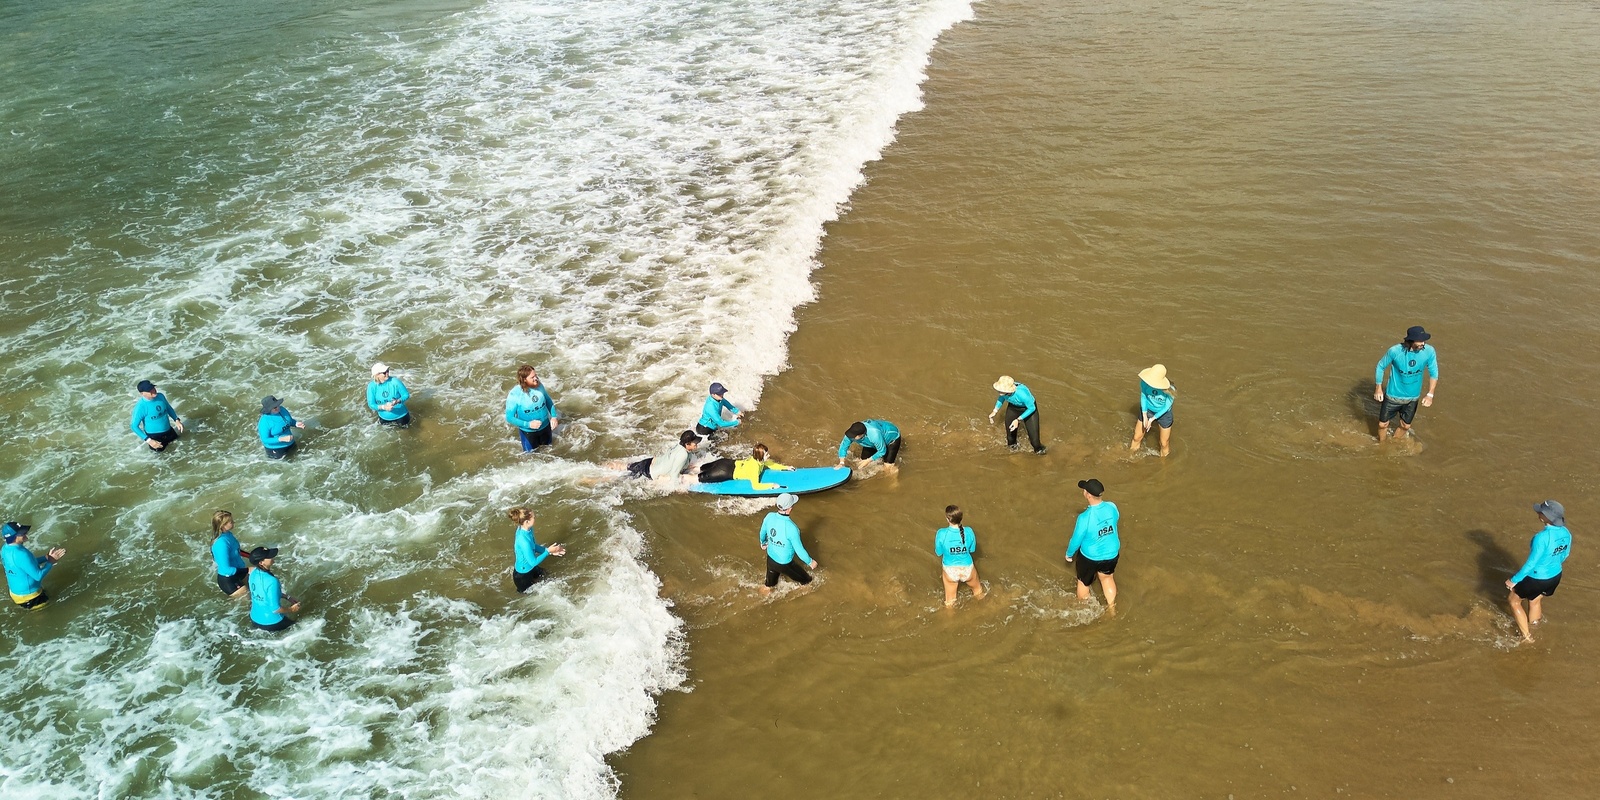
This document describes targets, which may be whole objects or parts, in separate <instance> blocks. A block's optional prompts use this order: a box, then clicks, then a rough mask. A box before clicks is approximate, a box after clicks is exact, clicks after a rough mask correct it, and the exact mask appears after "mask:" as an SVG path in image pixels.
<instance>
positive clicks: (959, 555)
mask: <svg viewBox="0 0 1600 800" xmlns="http://www.w3.org/2000/svg"><path fill="white" fill-rule="evenodd" d="M977 549H978V535H977V534H976V533H973V532H972V529H971V528H957V527H955V526H950V527H948V528H940V529H939V530H938V532H936V533H934V535H933V552H934V554H935V555H937V556H939V558H940V560H941V561H943V563H944V565H945V566H947V567H970V566H972V554H973V553H974V552H976V551H977Z"/></svg>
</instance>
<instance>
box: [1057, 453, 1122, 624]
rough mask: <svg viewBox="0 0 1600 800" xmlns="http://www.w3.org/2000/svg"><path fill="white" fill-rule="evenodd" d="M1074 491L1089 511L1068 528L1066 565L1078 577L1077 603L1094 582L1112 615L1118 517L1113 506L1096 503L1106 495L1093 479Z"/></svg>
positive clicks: (1118, 545)
mask: <svg viewBox="0 0 1600 800" xmlns="http://www.w3.org/2000/svg"><path fill="white" fill-rule="evenodd" d="M1078 488H1079V489H1082V490H1083V499H1084V500H1087V501H1088V503H1089V507H1088V508H1085V509H1084V510H1083V512H1082V513H1080V514H1078V522H1077V524H1076V525H1074V526H1073V528H1072V540H1071V541H1070V542H1068V543H1067V563H1068V564H1072V565H1073V571H1074V572H1076V573H1077V576H1078V599H1079V600H1088V599H1089V586H1090V584H1092V583H1094V581H1095V580H1096V579H1098V580H1099V581H1100V591H1102V592H1104V593H1105V595H1106V609H1107V610H1108V611H1110V612H1111V613H1112V614H1115V613H1117V580H1116V578H1113V577H1111V575H1112V573H1114V572H1116V571H1117V558H1118V556H1120V555H1121V554H1122V541H1121V539H1119V538H1118V537H1117V520H1118V519H1119V518H1120V517H1121V514H1120V513H1119V512H1118V511H1117V504H1116V503H1112V502H1108V501H1105V500H1101V499H1100V496H1101V495H1103V494H1105V493H1106V487H1105V485H1104V484H1102V483H1101V482H1100V481H1097V480H1095V479H1094V478H1090V479H1089V480H1086V481H1078ZM1074 556H1076V557H1077V561H1076V562H1074V561H1073V557H1074Z"/></svg>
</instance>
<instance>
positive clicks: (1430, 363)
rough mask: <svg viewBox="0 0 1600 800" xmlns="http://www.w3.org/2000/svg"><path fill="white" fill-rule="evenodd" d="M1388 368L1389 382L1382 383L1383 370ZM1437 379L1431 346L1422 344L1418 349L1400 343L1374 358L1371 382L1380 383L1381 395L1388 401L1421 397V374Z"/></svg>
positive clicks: (1437, 357) (1436, 369) (1436, 359)
mask: <svg viewBox="0 0 1600 800" xmlns="http://www.w3.org/2000/svg"><path fill="white" fill-rule="evenodd" d="M1385 367H1389V368H1390V369H1389V382H1388V383H1384V380H1383V370H1384V368H1385ZM1424 372H1426V373H1427V374H1428V377H1430V378H1433V379H1434V380H1438V379H1439V356H1438V355H1437V354H1436V353H1434V352H1433V345H1431V344H1425V345H1423V346H1422V349H1421V350H1407V349H1406V346H1405V345H1404V344H1397V345H1395V346H1394V347H1391V348H1389V352H1387V353H1384V354H1383V358H1380V359H1378V369H1377V372H1375V373H1373V376H1372V382H1373V383H1375V384H1377V383H1382V384H1384V385H1383V394H1384V396H1385V397H1387V398H1388V399H1390V400H1415V399H1417V398H1419V397H1421V396H1422V374H1423V373H1424Z"/></svg>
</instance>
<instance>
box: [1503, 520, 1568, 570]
mask: <svg viewBox="0 0 1600 800" xmlns="http://www.w3.org/2000/svg"><path fill="white" fill-rule="evenodd" d="M1571 553H1572V532H1571V531H1568V530H1567V529H1566V528H1562V527H1560V526H1557V525H1546V526H1545V528H1544V530H1542V531H1539V532H1538V533H1536V534H1534V535H1533V543H1532V544H1531V545H1529V546H1528V560H1527V562H1526V563H1524V564H1523V565H1522V569H1519V570H1517V574H1515V575H1512V576H1511V582H1512V583H1513V584H1516V583H1521V582H1522V579H1523V578H1538V579H1539V580H1547V579H1549V578H1554V577H1555V576H1557V575H1560V574H1561V562H1563V561H1566V560H1567V556H1568V555H1571Z"/></svg>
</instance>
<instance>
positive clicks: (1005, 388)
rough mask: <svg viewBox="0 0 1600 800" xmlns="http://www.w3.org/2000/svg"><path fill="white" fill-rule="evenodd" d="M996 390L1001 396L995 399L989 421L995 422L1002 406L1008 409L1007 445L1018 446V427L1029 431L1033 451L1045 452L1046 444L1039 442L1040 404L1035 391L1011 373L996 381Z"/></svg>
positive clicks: (1029, 440)
mask: <svg viewBox="0 0 1600 800" xmlns="http://www.w3.org/2000/svg"><path fill="white" fill-rule="evenodd" d="M994 390H995V391H996V392H999V393H1000V397H999V398H998V399H996V400H995V401H994V410H993V411H990V412H989V421H990V422H994V415H995V414H998V413H1000V409H1001V408H1002V407H1004V408H1005V410H1006V446H1007V447H1013V448H1014V447H1016V446H1017V428H1019V427H1020V428H1023V429H1025V430H1027V432H1028V444H1031V445H1033V452H1035V453H1043V452H1044V445H1042V444H1040V443H1039V405H1038V403H1037V402H1035V401H1034V399H1033V392H1032V391H1030V390H1029V389H1028V386H1027V384H1024V383H1017V382H1016V381H1014V380H1012V379H1011V376H1010V375H1001V376H1000V380H997V381H995V382H994Z"/></svg>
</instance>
